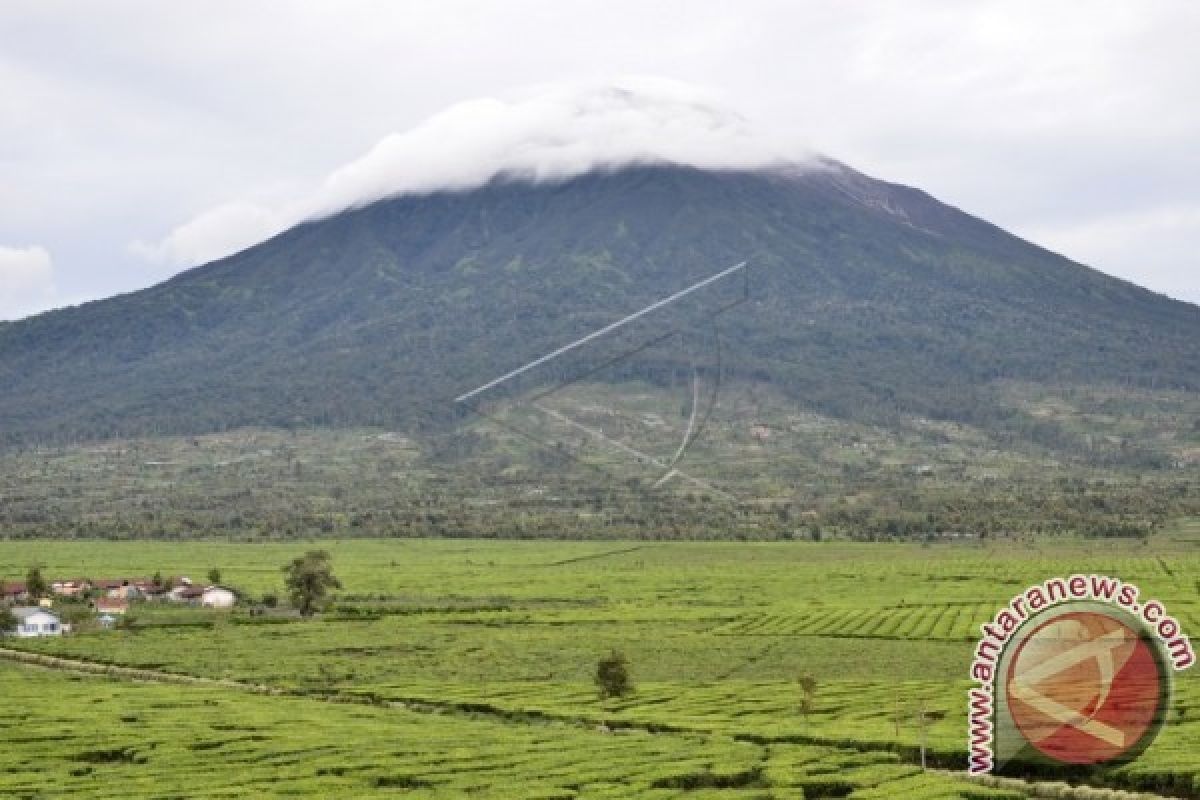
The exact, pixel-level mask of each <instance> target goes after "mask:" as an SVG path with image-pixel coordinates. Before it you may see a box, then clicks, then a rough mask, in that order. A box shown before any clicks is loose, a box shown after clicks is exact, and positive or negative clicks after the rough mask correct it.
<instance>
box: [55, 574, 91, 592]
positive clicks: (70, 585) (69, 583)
mask: <svg viewBox="0 0 1200 800" xmlns="http://www.w3.org/2000/svg"><path fill="white" fill-rule="evenodd" d="M90 588H91V584H90V583H88V581H87V580H86V579H85V578H75V579H73V580H61V581H54V582H53V583H51V584H50V591H51V592H53V593H54V594H56V595H59V596H60V597H80V596H82V595H83V593H84V592H86V591H87V590H88V589H90Z"/></svg>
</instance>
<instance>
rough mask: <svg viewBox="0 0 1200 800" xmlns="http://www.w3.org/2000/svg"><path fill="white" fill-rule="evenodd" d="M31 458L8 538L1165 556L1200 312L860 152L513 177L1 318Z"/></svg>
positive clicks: (399, 201) (6, 527) (16, 409)
mask: <svg viewBox="0 0 1200 800" xmlns="http://www.w3.org/2000/svg"><path fill="white" fill-rule="evenodd" d="M743 260H745V261H747V262H748V263H749V267H748V272H747V273H745V274H743V273H738V274H736V275H735V276H733V277H731V279H728V280H727V281H725V282H724V283H722V284H717V285H715V286H714V287H713V290H712V295H711V296H706V297H701V296H700V295H696V296H694V297H691V298H688V302H691V301H692V300H695V301H696V302H695V303H693V304H692V305H691V306H688V305H687V303H685V302H681V303H679V304H678V306H677V307H675V306H673V307H672V308H671V309H670V310H671V311H673V312H676V311H677V313H676V314H674V315H673V316H672V315H670V314H664V315H652V316H650V317H647V318H645V319H643V320H639V321H638V322H637V323H636V324H633V325H630V326H628V327H627V328H624V329H622V330H621V331H619V332H618V334H616V335H614V336H612V337H606V338H605V339H604V340H602V341H600V342H597V345H598V346H597V347H595V348H592V347H591V346H590V345H589V348H583V349H581V350H580V351H579V352H575V353H572V354H571V357H570V358H564V359H559V360H556V361H554V362H552V363H550V364H547V365H545V366H543V367H540V368H539V369H538V370H536V371H534V372H531V373H530V374H529V375H527V376H525V378H524V379H523V380H522V381H519V382H518V381H514V382H513V383H511V384H506V385H505V386H503V387H501V388H500V390H498V391H496V392H493V393H490V394H488V395H487V396H485V397H481V398H480V400H481V401H482V410H484V411H485V412H486V416H478V415H474V414H473V413H472V412H473V411H474V410H476V409H475V407H474V405H473V403H470V404H460V403H455V402H454V398H455V397H456V396H457V395H459V394H460V393H462V392H464V391H466V390H468V389H470V388H472V387H474V386H478V385H480V384H482V383H484V382H486V381H488V380H489V379H491V378H494V377H496V376H498V375H502V374H504V373H505V372H507V371H509V370H512V369H514V368H516V367H518V366H519V365H522V364H524V363H526V362H528V361H529V360H530V359H533V358H536V357H538V356H541V355H543V354H546V353H549V352H551V351H553V350H555V349H556V348H559V347H561V346H562V345H563V344H565V343H567V342H570V341H573V340H575V339H576V338H578V337H580V336H583V335H585V334H587V333H589V332H591V331H595V330H597V329H600V328H602V327H604V326H605V325H608V324H610V323H612V322H614V321H615V320H618V319H621V318H622V317H623V316H624V315H626V314H629V313H631V312H633V311H636V310H637V309H639V308H642V307H644V306H646V305H647V304H649V303H652V302H654V301H656V300H659V299H660V298H663V297H666V296H668V295H670V294H672V293H674V292H677V291H679V290H680V289H682V288H684V287H686V286H689V285H690V284H692V283H694V282H696V281H698V280H700V279H702V278H705V277H707V276H709V275H712V274H714V273H716V272H717V271H718V270H721V269H723V268H725V267H728V266H729V265H731V264H734V263H737V262H740V261H743ZM743 288H745V290H746V291H747V292H748V294H747V295H746V297H745V298H744V300H745V301H744V302H740V303H739V304H735V305H732V307H730V308H728V309H727V310H725V311H724V313H722V314H721V315H720V316H719V318H717V320H716V330H715V331H714V330H713V329H712V328H711V326H709V325H708V324H707V322H706V318H705V317H704V315H703V313H701V312H702V311H703V310H704V309H709V310H711V309H712V308H713V307H714V304H724V303H726V302H727V301H730V300H731V298H732V299H734V300H736V299H740V298H742V292H743ZM706 291H708V290H706ZM672 330H676V331H677V332H678V333H679V335H678V336H675V337H668V338H670V341H665V342H659V341H657V339H656V337H658V336H660V335H663V334H664V333H666V332H670V331H672ZM647 342H651V343H653V344H654V346H652V347H647V348H645V349H644V350H637V348H638V347H639V346H640V345H642V344H645V343H647ZM628 350H637V353H636V355H635V356H634V357H630V358H628V359H621V358H618V357H619V356H621V355H622V353H624V352H626V351H628ZM609 358H612V359H613V360H612V362H611V363H607V364H606V359H609ZM697 359H698V360H697ZM593 368H594V369H593ZM693 374H695V375H697V376H700V377H703V378H704V380H703V381H700V383H698V384H697V385H698V386H700V385H701V384H703V388H702V390H701V389H697V390H695V392H693V390H692V389H691V381H690V376H692V375H693ZM564 383H565V386H564V385H563V384H564ZM718 384H719V385H718ZM547 389H552V390H556V391H555V392H554V393H553V394H552V395H548V396H544V397H542V399H540V400H538V401H537V403H536V404H535V403H534V402H533V398H535V397H539V396H541V393H542V392H544V391H546V390H547ZM710 391H711V392H712V394H711V396H710V395H709V392H710ZM698 412H699V413H698ZM693 429H694V430H695V431H696V432H697V433H699V434H701V435H698V436H696V437H695V441H694V442H693V443H692V444H691V446H690V447H688V448H684V450H685V451H686V452H684V453H683V454H684V455H685V456H686V457H685V458H683V459H682V460H681V461H680V462H679V463H678V464H675V463H674V462H673V461H672V453H674V452H676V449H677V448H678V447H679V445H680V443H681V442H683V441H685V440H688V439H689V431H692V430H693ZM260 440H261V441H260ZM247 442H259V443H258V444H257V445H253V446H252V445H250V444H246V443H247ZM631 447H632V448H635V449H636V452H635V450H631V449H629V448H631ZM0 449H2V450H3V453H0V458H3V459H4V468H3V470H2V471H0V479H2V480H3V481H4V482H5V485H4V487H3V496H2V501H0V525H3V534H4V535H8V536H26V535H37V534H38V533H39V532H42V533H53V534H54V535H68V536H70V535H93V536H96V535H99V536H195V535H204V534H206V533H215V532H221V533H229V534H233V535H238V536H249V537H256V538H257V537H267V538H277V537H280V536H300V535H311V534H318V535H320V534H337V535H381V534H387V535H452V536H468V535H480V534H485V535H507V536H610V537H611V536H638V537H664V538H666V537H670V538H674V537H693V536H740V537H747V538H780V537H797V536H799V537H820V536H825V535H831V534H832V535H836V536H854V537H860V538H890V537H897V536H939V535H949V534H964V533H966V534H971V535H990V534H1005V533H1013V532H1038V531H1048V532H1060V531H1066V532H1077V533H1090V534H1095V535H1124V536H1141V535H1144V534H1145V533H1146V532H1147V531H1149V530H1152V529H1153V528H1155V527H1156V526H1159V525H1161V524H1162V522H1163V521H1164V520H1166V519H1169V518H1171V517H1174V516H1179V515H1183V514H1194V513H1197V510H1198V506H1200V493H1198V491H1197V486H1198V485H1200V481H1197V472H1198V471H1200V308H1197V307H1196V306H1192V305H1188V304H1185V303H1180V302H1176V301H1173V300H1171V299H1168V298H1166V297H1163V296H1160V295H1156V294H1154V293H1151V292H1148V291H1146V290H1143V289H1140V288H1138V287H1136V286H1133V285H1131V284H1129V283H1126V282H1123V281H1120V280H1117V279H1114V278H1110V277H1107V276H1104V275H1102V274H1100V273H1097V272H1095V271H1093V270H1090V269H1088V268H1086V267H1083V266H1081V265H1078V264H1075V263H1073V262H1071V261H1069V260H1067V259H1065V258H1062V257H1060V256H1057V255H1054V254H1052V253H1049V252H1047V251H1045V250H1042V249H1040V248H1037V247H1035V246H1032V245H1030V244H1028V243H1026V242H1023V241H1021V240H1019V239H1017V238H1015V237H1013V236H1010V235H1009V234H1007V233H1005V232H1003V231H1001V230H999V229H997V228H995V227H993V226H991V225H989V224H987V223H985V222H982V221H980V220H978V219H975V218H973V217H970V216H968V215H966V214H963V213H962V212H959V211H957V210H955V209H952V208H949V207H947V206H945V205H942V204H940V203H938V202H937V201H935V200H934V199H932V198H930V197H929V196H928V195H925V194H924V193H922V192H919V191H917V190H914V189H909V188H905V187H901V186H896V185H891V184H886V183H882V182H879V181H875V180H872V179H870V178H867V177H865V176H863V175H860V174H858V173H855V172H853V171H852V170H849V169H848V168H845V167H842V166H840V165H836V164H833V163H825V164H821V165H819V166H818V167H816V168H813V169H809V170H807V171H791V172H779V171H776V172H707V171H700V170H695V169H688V168H680V167H666V166H654V167H651V166H645V167H633V168H626V169H622V170H616V171H611V172H605V173H596V174H590V175H586V176H583V177H579V178H575V179H572V180H568V181H565V182H561V183H551V184H541V185H532V184H529V183H525V182H521V181H498V182H495V183H493V184H490V185H488V186H485V187H483V188H480V189H477V190H471V191H458V192H442V193H434V194H429V195H421V196H404V197H398V198H393V199H390V200H385V201H382V202H378V203H375V204H373V205H370V206H367V207H364V208H360V209H356V210H351V211H347V212H344V213H341V214H338V215H335V216H331V217H329V218H326V219H320V220H314V221H311V222H308V223H305V224H303V225H300V226H298V227H296V228H294V229H292V230H289V231H287V232H285V233H283V234H281V235H279V236H277V237H275V238H274V239H271V240H270V241H267V242H265V243H263V244H261V245H258V246H256V247H252V248H250V249H248V250H246V251H244V252H242V253H239V254H237V255H235V256H232V257H230V258H227V259H224V260H222V261H218V262H214V263H212V264H208V265H205V266H202V267H199V268H196V269H193V270H190V271H188V272H185V273H183V274H181V275H178V276H176V277H175V278H173V279H171V280H169V281H167V282H165V283H163V284H160V285H158V286H155V287H152V288H150V289H146V290H144V291H140V292H136V293H132V294H129V295H123V296H119V297H114V298H111V299H108V300H104V301H98V302H94V303H89V304H86V305H84V306H80V307H77V308H71V309H66V310H61V311H56V312H51V313H47V314H43V315H40V316H37V317H33V318H30V319H27V320H23V321H19V322H13V323H7V324H2V325H0ZM259 451H261V452H259ZM681 452H683V451H681ZM643 453H644V454H645V457H642V455H639V454H643ZM663 465H666V466H663ZM673 466H678V468H679V471H678V472H677V473H673V474H671V475H668V474H667V473H668V472H669V469H668V467H673ZM660 467H662V468H660ZM664 481H665V482H666V483H665V484H664V483H663V482H664ZM663 485H665V488H666V490H667V491H666V492H655V491H646V490H647V489H653V488H655V487H661V486H663Z"/></svg>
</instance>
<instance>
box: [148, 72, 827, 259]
mask: <svg viewBox="0 0 1200 800" xmlns="http://www.w3.org/2000/svg"><path fill="white" fill-rule="evenodd" d="M809 156H810V154H809V153H808V152H807V150H806V149H805V148H803V147H801V146H799V145H798V144H797V143H795V142H787V141H785V140H784V139H782V138H781V137H777V136H772V135H771V134H770V133H768V132H766V131H763V130H761V129H757V128H755V127H753V126H752V125H750V124H749V123H748V122H747V121H746V120H745V119H744V118H742V117H741V116H740V115H738V114H737V113H735V112H733V111H731V110H729V109H727V108H725V107H724V106H723V104H721V103H720V101H719V100H718V99H717V98H716V97H715V96H714V95H713V94H711V93H710V92H707V91H705V90H703V89H701V88H698V87H696V86H692V85H688V84H685V83H681V82H677V81H669V80H665V79H661V78H623V79H620V80H616V81H612V82H588V83H570V84H566V83H559V84H547V85H543V86H540V87H536V88H534V89H527V90H523V91H520V92H517V93H515V94H514V95H513V96H511V97H508V98H496V97H488V98H481V99H476V100H469V101H466V102H462V103H458V104H455V105H453V106H451V107H450V108H448V109H446V110H445V111H443V112H441V113H439V114H436V115H434V116H432V117H430V118H429V119H427V120H425V121H424V122H422V123H420V124H419V125H417V126H415V127H414V128H412V129H410V130H407V131H405V132H403V133H392V134H389V135H387V136H385V137H384V138H383V139H381V140H380V141H379V142H378V143H377V144H376V145H375V146H374V147H372V148H371V149H370V151H368V152H367V154H366V155H364V156H362V157H361V158H358V159H356V160H354V161H352V162H350V163H348V164H346V165H345V166H342V167H340V168H338V169H336V170H334V171H333V172H332V173H331V174H330V175H329V176H328V177H327V178H326V179H325V181H324V182H323V183H322V184H321V185H320V186H318V187H316V188H314V189H313V190H312V191H311V192H309V193H308V194H307V195H306V196H303V197H300V198H296V199H293V200H292V201H291V202H289V203H286V204H284V205H283V206H281V207H278V208H268V207H264V206H263V205H261V204H256V203H249V202H243V201H235V202H230V203H226V204H223V205H221V206H218V207H216V208H213V209H210V210H208V211H205V212H203V213H202V214H200V215H199V216H197V217H195V218H194V219H192V220H191V221H189V222H187V223H185V224H183V225H180V226H179V227H177V228H175V229H174V230H173V231H171V233H170V234H168V235H167V236H166V237H165V238H164V239H163V240H162V241H160V242H158V243H156V244H147V243H145V242H142V241H137V242H135V243H134V244H133V245H131V249H132V250H133V252H134V253H136V254H137V255H139V256H141V257H143V258H146V259H148V260H151V261H155V262H160V263H168V264H172V265H176V266H186V265H192V264H198V263H203V262H204V261H206V260H211V259H215V258H219V257H221V256H225V255H229V254H231V253H233V252H236V251H237V250H240V249H242V248H244V247H247V246H249V245H251V244H254V243H256V242H258V241H261V240H263V239H264V238H267V237H268V236H270V235H272V234H274V233H277V232H279V231H280V230H282V229H283V228H285V227H287V226H289V225H292V224H295V223H296V222H299V221H300V220H302V219H305V218H307V217H312V216H317V215H323V214H328V213H332V212H336V211H340V210H343V209H346V208H351V207H355V206H359V205H363V204H366V203H370V202H372V201H375V200H379V199H381V198H384V197H389V196H393V195H398V194H405V193H417V192H428V191H433V190H438V189H466V188H471V187H476V186H481V185H483V184H485V183H487V182H488V181H490V180H492V179H493V178H496V177H497V176H500V175H511V176H516V177H519V178H522V179H527V180H533V181H545V180H558V179H563V178H568V177H571V176H574V175H580V174H583V173H586V172H589V171H592V170H594V169H603V168H609V167H617V166H621V165H626V164H631V163H662V162H666V163H675V164H687V165H691V166H697V167H704V168H713V169H725V168H754V167H761V166H769V165H775V164H782V163H789V164H796V163H800V162H803V161H804V160H806V159H807V158H809Z"/></svg>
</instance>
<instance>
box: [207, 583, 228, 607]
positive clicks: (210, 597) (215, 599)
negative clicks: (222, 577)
mask: <svg viewBox="0 0 1200 800" xmlns="http://www.w3.org/2000/svg"><path fill="white" fill-rule="evenodd" d="M235 603H237V595H236V594H234V593H233V592H232V591H230V590H229V589H226V588H225V587H223V586H209V587H207V588H205V590H204V592H203V593H202V594H201V595H200V605H202V606H204V607H205V608H233V606H234V604H235Z"/></svg>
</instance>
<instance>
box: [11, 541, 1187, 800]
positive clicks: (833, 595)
mask: <svg viewBox="0 0 1200 800" xmlns="http://www.w3.org/2000/svg"><path fill="white" fill-rule="evenodd" d="M311 546H313V545H311V544H306V543H294V544H288V545H284V544H229V543H220V542H192V543H186V544H175V543H172V544H166V543H154V542H49V541H24V542H0V577H4V578H17V577H19V576H20V575H22V574H23V571H24V569H25V568H26V567H27V566H28V565H29V564H31V563H35V562H39V563H42V564H43V565H44V567H45V571H46V573H47V574H49V575H54V576H58V575H71V576H74V575H91V576H108V575H120V574H129V575H148V574H152V573H154V572H156V571H161V572H162V573H163V574H191V575H193V576H197V577H199V576H203V575H204V574H205V572H206V571H207V570H208V569H210V568H212V567H217V568H219V569H220V570H221V571H222V573H223V575H224V580H225V582H227V583H230V584H232V585H233V586H235V587H238V588H240V589H241V590H242V591H243V592H244V593H246V594H248V595H249V596H250V597H251V598H258V597H261V596H262V595H263V594H266V593H278V594H282V575H281V573H280V569H279V568H280V565H282V564H283V563H284V562H285V561H287V560H288V559H289V558H291V557H293V556H295V555H296V554H298V553H299V552H302V551H303V550H304V549H305V548H307V547H311ZM319 546H322V547H325V548H327V549H328V550H330V552H331V553H332V555H333V563H334V567H335V571H336V572H337V574H338V576H339V577H340V578H341V580H342V582H343V584H344V588H343V589H342V590H341V592H339V593H338V596H337V597H336V598H335V600H334V602H333V605H332V607H331V608H330V609H329V610H328V611H327V612H326V613H324V614H322V615H320V616H318V617H317V618H316V619H313V620H300V619H298V618H295V617H292V616H288V615H285V614H282V613H281V614H276V615H272V614H266V615H251V614H250V613H249V612H248V611H247V610H244V609H239V610H237V611H234V612H232V613H219V612H208V611H203V610H199V609H196V610H191V609H178V608H165V607H163V606H157V605H155V604H144V605H142V606H140V607H137V608H135V612H134V613H135V615H136V620H135V621H134V624H133V625H132V626H131V628H130V629H129V630H119V631H107V632H88V633H83V634H79V635H75V636H71V637H67V638H63V639H58V640H38V641H29V640H25V641H22V642H20V643H19V644H18V643H16V642H14V641H13V640H6V641H5V645H4V646H6V647H10V648H11V647H20V648H21V649H23V650H26V651H30V652H33V653H35V654H45V655H54V656H61V657H65V658H70V659H76V660H79V661H82V662H87V663H88V664H89V665H92V668H93V669H95V668H96V667H95V666H94V665H96V664H100V665H119V666H124V667H137V668H140V669H143V670H148V671H150V672H148V673H146V674H145V675H144V676H143V677H148V678H151V680H149V681H138V682H132V681H130V680H128V678H129V677H131V676H129V675H121V674H113V675H110V676H108V677H103V676H101V677H97V676H83V675H79V674H74V673H73V672H71V671H69V670H68V671H64V670H62V669H59V670H58V671H54V670H48V669H41V668H38V667H34V666H29V665H26V664H18V663H4V662H0V664H2V666H0V694H2V695H3V696H4V697H5V698H6V702H5V703H4V706H3V708H0V726H2V730H3V732H4V734H3V735H4V738H5V748H4V749H3V750H2V751H0V795H2V796H4V797H23V798H43V797H45V798H50V797H66V796H86V797H131V798H132V797H146V798H152V797H163V798H166V797H197V798H199V797H270V796H279V797H284V796H286V797H359V796H373V795H375V794H378V795H380V796H389V795H395V794H398V795H401V796H406V797H463V796H472V797H514V798H520V797H561V798H576V797H578V798H584V797H689V798H700V797H730V798H733V797H746V798H749V797H754V798H766V797H777V798H794V797H809V798H813V797H843V796H851V797H855V798H867V797H880V798H883V797H918V798H919V797H928V798H976V797H993V796H995V797H1022V796H1026V794H1025V792H1024V790H1021V789H1016V788H1012V787H1007V788H988V787H983V786H979V785H976V784H972V783H968V782H966V781H965V779H963V778H960V777H955V776H952V775H949V774H946V773H942V772H932V771H931V772H922V771H921V769H920V766H919V764H920V746H921V743H922V741H924V743H925V745H926V748H927V758H928V760H929V762H930V765H931V766H936V767H939V768H943V769H961V768H962V766H963V764H964V763H965V752H964V750H965V748H964V740H965V726H966V723H965V690H966V688H967V685H968V684H967V681H966V675H967V668H968V662H969V658H970V653H971V650H972V647H973V641H972V640H973V639H974V637H975V636H976V632H977V629H978V625H979V624H980V623H981V622H983V621H985V620H987V619H988V618H990V617H991V615H992V614H993V613H994V611H995V609H996V607H997V605H999V604H1001V603H1003V602H1005V601H1006V600H1007V599H1008V598H1009V597H1011V596H1012V595H1013V594H1014V593H1015V592H1017V591H1019V590H1021V589H1023V588H1024V587H1025V586H1027V585H1029V584H1032V583H1035V582H1038V581H1041V580H1043V579H1045V578H1047V577H1050V576H1054V575H1066V574H1071V573H1076V572H1092V571H1095V572H1100V573H1106V574H1111V575H1115V576H1118V577H1121V578H1123V579H1125V580H1127V581H1130V582H1133V583H1136V584H1138V585H1139V586H1140V587H1141V588H1142V590H1143V591H1144V592H1145V593H1146V594H1147V595H1154V596H1157V597H1159V598H1161V599H1162V600H1163V601H1164V602H1165V603H1166V604H1167V606H1168V607H1169V609H1170V611H1171V612H1172V613H1173V614H1174V615H1175V616H1177V617H1178V618H1179V619H1180V621H1181V622H1182V623H1183V624H1184V626H1185V630H1186V631H1188V632H1195V631H1196V630H1200V527H1198V526H1197V525H1195V524H1194V523H1193V524H1191V525H1186V524H1185V525H1181V526H1177V527H1175V528H1174V529H1173V530H1172V531H1171V532H1170V533H1169V534H1164V535H1161V536H1158V537H1155V538H1154V539H1152V540H1151V541H1150V543H1149V544H1144V545H1143V544H1140V543H1136V544H1135V543H1111V542H1104V543H1103V544H1102V545H1098V544H1097V543H1095V542H1090V541H1065V542H1058V543H1051V542H1049V541H1048V540H1030V541H1022V542H1012V541H1009V542H1003V543H998V542H996V543H987V544H983V543H978V542H971V543H959V544H937V545H930V546H920V545H890V544H875V545H871V544H846V543H832V542H825V543H800V542H783V543H769V544H768V543H635V542H603V543H579V542H575V543H568V542H513V541H509V542H498V541H446V540H387V541H384V540H352V541H347V542H335V541H328V542H322V543H320V545H319ZM611 649H619V650H621V651H623V652H624V653H625V654H626V655H627V657H628V659H629V663H630V667H631V670H632V673H633V679H634V682H635V687H636V689H635V692H634V693H633V694H632V695H631V696H629V697H626V698H622V699H620V700H601V699H599V698H598V696H597V692H596V690H595V687H594V686H593V685H592V682H591V677H592V674H593V671H594V669H595V664H596V661H597V659H598V658H599V657H601V656H602V655H604V654H606V653H607V652H608V651H609V650H611ZM60 666H61V665H60ZM806 672H807V673H811V674H812V675H813V676H814V677H816V679H817V681H818V690H817V693H816V697H815V707H814V708H813V709H812V710H811V712H810V713H808V714H801V713H800V711H799V706H800V698H801V693H800V689H799V687H798V685H797V678H798V677H799V676H800V675H801V674H802V673H806ZM156 675H157V676H160V678H161V679H162V680H165V681H170V680H174V678H173V677H172V676H195V677H199V678H205V679H214V680H213V681H210V682H201V683H200V684H197V685H188V684H182V683H160V682H156V681H157V680H158V679H157V678H155V676H156ZM216 679H219V680H225V681H228V683H226V684H218V683H217V682H216ZM268 692H269V693H268ZM1173 705H1174V707H1173V710H1172V715H1171V718H1170V722H1169V725H1168V728H1167V729H1166V731H1165V732H1164V734H1163V735H1162V736H1161V737H1160V739H1159V740H1158V742H1156V743H1155V745H1154V746H1153V747H1152V748H1151V749H1150V750H1149V751H1148V752H1147V753H1146V754H1144V755H1143V757H1142V758H1140V759H1139V760H1137V761H1135V762H1134V763H1132V764H1130V765H1127V766H1125V767H1121V768H1116V769H1111V770H1108V771H1098V772H1096V773H1094V774H1092V775H1090V776H1088V780H1089V782H1090V783H1092V784H1094V785H1098V786H1112V787H1119V788H1124V789H1136V790H1140V791H1155V792H1159V793H1162V794H1170V795H1175V796H1183V797H1197V796H1200V747H1198V745H1200V681H1197V680H1196V679H1195V677H1194V676H1193V674H1192V673H1190V672H1189V673H1184V674H1182V675H1181V676H1180V679H1179V680H1178V682H1177V685H1176V692H1175V697H1174V700H1173ZM922 709H924V713H925V722H924V723H922V722H921V710H922Z"/></svg>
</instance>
